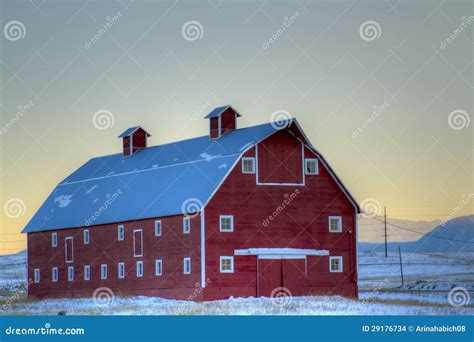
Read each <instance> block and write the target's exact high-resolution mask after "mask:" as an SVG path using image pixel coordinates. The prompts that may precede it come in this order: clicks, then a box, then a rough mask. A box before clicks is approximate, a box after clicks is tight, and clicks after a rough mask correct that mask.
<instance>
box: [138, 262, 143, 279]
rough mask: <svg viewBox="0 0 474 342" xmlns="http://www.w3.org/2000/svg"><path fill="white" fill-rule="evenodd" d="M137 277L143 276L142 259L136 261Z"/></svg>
mask: <svg viewBox="0 0 474 342" xmlns="http://www.w3.org/2000/svg"><path fill="white" fill-rule="evenodd" d="M137 277H143V261H137Z"/></svg>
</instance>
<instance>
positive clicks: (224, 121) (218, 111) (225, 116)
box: [205, 106, 241, 139]
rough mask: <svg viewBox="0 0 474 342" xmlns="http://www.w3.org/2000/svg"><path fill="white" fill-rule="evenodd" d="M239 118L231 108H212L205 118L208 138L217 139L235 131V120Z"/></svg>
mask: <svg viewBox="0 0 474 342" xmlns="http://www.w3.org/2000/svg"><path fill="white" fill-rule="evenodd" d="M239 116H241V115H240V114H239V113H237V112H236V111H235V110H234V109H233V108H232V107H231V106H222V107H217V108H214V110H213V111H212V112H210V113H209V114H207V115H206V116H205V119H209V138H211V139H219V138H220V137H221V136H222V135H224V134H226V133H227V132H230V131H232V130H234V129H237V118H238V117H239Z"/></svg>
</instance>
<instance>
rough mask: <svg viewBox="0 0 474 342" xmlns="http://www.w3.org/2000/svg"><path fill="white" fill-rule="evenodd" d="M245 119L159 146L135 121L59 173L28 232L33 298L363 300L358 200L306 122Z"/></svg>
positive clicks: (219, 111) (217, 122) (217, 116)
mask: <svg viewBox="0 0 474 342" xmlns="http://www.w3.org/2000/svg"><path fill="white" fill-rule="evenodd" d="M239 116H240V115H239V114H238V113H237V112H236V111H235V110H234V109H233V108H232V107H230V106H224V107H219V108H216V109H214V110H213V111H212V112H211V113H209V115H207V116H206V118H207V119H209V135H206V136H202V137H198V138H193V139H188V140H183V141H178V142H174V143H169V144H164V145H159V146H153V147H148V146H147V143H146V140H147V137H148V136H149V134H148V133H147V132H146V131H145V130H144V129H142V128H141V127H132V128H129V129H127V130H126V131H125V132H124V133H123V134H121V135H120V136H119V137H120V138H122V139H123V151H122V153H118V154H113V155H108V156H103V157H98V158H93V159H91V160H89V161H88V162H86V163H85V164H84V165H83V166H81V167H80V168H79V169H78V170H76V171H75V172H73V173H72V174H71V175H70V176H69V177H67V178H66V179H64V180H63V181H62V182H61V183H59V184H58V186H57V187H56V188H55V189H54V191H53V192H52V194H51V195H50V196H49V197H48V199H47V200H46V201H45V202H44V204H43V205H42V206H41V208H40V209H39V210H38V212H37V213H36V214H35V215H34V217H33V218H32V219H31V221H30V222H29V223H28V225H27V226H26V227H25V229H24V230H23V232H24V233H27V234H28V277H29V278H30V279H32V283H31V285H30V286H29V289H28V292H29V294H30V295H32V296H37V297H44V296H88V295H91V294H92V293H93V292H94V290H96V289H97V288H100V287H108V288H110V289H111V290H112V291H113V292H114V293H116V294H133V295H148V296H160V297H166V298H176V299H188V300H213V299H224V298H228V297H230V296H234V297H245V296H273V295H281V294H280V293H278V292H283V293H284V294H291V295H297V296H300V295H313V294H329V295H343V296H349V297H357V295H358V288H357V252H356V242H357V215H358V213H359V212H360V208H359V206H358V205H357V203H356V201H355V200H354V198H353V197H352V196H351V195H350V193H349V191H348V190H347V189H346V188H345V187H344V185H343V184H342V182H341V180H340V179H339V178H338V177H337V176H336V174H335V173H334V171H333V170H332V169H331V167H330V166H329V165H328V163H327V161H326V160H325V159H324V157H323V156H322V155H321V154H320V153H319V152H318V151H317V150H316V149H315V148H314V147H313V146H312V145H311V143H310V141H309V140H308V139H307V137H306V135H305V134H304V132H303V130H302V128H301V127H300V125H299V124H298V122H297V121H296V120H295V119H290V120H287V121H285V122H277V123H275V122H274V123H268V124H263V125H258V126H254V127H247V128H240V129H237V124H236V120H237V118H238V117H239Z"/></svg>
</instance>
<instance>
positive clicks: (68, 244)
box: [64, 236, 74, 263]
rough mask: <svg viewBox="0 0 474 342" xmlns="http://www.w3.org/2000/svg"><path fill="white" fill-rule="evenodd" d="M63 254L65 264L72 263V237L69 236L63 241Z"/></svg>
mask: <svg viewBox="0 0 474 342" xmlns="http://www.w3.org/2000/svg"><path fill="white" fill-rule="evenodd" d="M64 241H65V248H64V253H65V257H66V263H70V262H74V243H73V240H72V237H71V236H69V237H67V238H66V239H65V240H64Z"/></svg>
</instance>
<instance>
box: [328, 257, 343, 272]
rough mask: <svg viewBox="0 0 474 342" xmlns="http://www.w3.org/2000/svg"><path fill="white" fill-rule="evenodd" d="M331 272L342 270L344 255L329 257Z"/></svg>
mask: <svg viewBox="0 0 474 342" xmlns="http://www.w3.org/2000/svg"><path fill="white" fill-rule="evenodd" d="M329 272H342V256H333V257H329Z"/></svg>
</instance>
